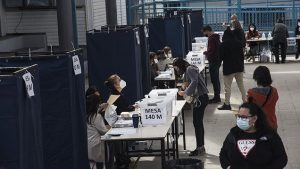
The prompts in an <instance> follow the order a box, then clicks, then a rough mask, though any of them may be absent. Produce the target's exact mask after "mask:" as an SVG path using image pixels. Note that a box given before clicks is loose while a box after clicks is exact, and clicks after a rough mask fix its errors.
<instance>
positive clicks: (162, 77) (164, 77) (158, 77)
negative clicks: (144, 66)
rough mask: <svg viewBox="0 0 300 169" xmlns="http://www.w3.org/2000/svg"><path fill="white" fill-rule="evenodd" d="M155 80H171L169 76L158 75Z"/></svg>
mask: <svg viewBox="0 0 300 169" xmlns="http://www.w3.org/2000/svg"><path fill="white" fill-rule="evenodd" d="M156 78H157V79H171V78H172V76H171V75H170V74H160V75H158V76H157V77H156Z"/></svg>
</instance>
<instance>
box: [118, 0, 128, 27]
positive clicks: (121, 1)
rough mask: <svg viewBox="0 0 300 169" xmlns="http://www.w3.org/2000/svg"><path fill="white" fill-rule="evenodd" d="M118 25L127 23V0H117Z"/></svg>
mask: <svg viewBox="0 0 300 169" xmlns="http://www.w3.org/2000/svg"><path fill="white" fill-rule="evenodd" d="M116 4H117V18H118V25H127V11H126V0H116Z"/></svg>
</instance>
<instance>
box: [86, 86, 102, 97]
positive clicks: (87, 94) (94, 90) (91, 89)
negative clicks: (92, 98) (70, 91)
mask: <svg viewBox="0 0 300 169" xmlns="http://www.w3.org/2000/svg"><path fill="white" fill-rule="evenodd" d="M96 92H99V90H98V88H97V87H96V86H90V87H89V88H88V89H87V90H86V92H85V96H89V95H92V94H94V93H96ZM99 93H100V92H99Z"/></svg>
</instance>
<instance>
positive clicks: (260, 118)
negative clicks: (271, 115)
mask: <svg viewBox="0 0 300 169" xmlns="http://www.w3.org/2000/svg"><path fill="white" fill-rule="evenodd" d="M241 108H246V109H249V113H250V115H251V116H257V120H256V122H255V128H256V130H258V131H262V130H271V128H270V126H269V124H268V122H267V118H266V115H265V113H264V111H263V110H262V109H261V108H260V107H259V106H258V105H256V104H255V103H252V102H247V103H243V104H242V105H241V106H240V108H239V109H241Z"/></svg>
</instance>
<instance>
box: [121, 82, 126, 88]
mask: <svg viewBox="0 0 300 169" xmlns="http://www.w3.org/2000/svg"><path fill="white" fill-rule="evenodd" d="M120 87H121V88H122V89H124V88H125V87H126V82H125V81H124V80H121V81H120Z"/></svg>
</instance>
